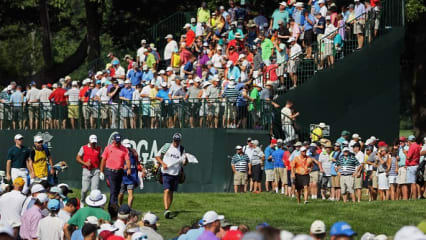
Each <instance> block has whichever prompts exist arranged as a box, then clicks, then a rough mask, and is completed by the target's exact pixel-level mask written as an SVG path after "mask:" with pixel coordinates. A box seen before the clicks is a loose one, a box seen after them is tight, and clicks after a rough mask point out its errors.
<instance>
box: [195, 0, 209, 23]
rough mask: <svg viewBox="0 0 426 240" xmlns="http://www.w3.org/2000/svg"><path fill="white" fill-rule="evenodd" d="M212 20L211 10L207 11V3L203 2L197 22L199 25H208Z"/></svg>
mask: <svg viewBox="0 0 426 240" xmlns="http://www.w3.org/2000/svg"><path fill="white" fill-rule="evenodd" d="M209 19H210V10H209V9H207V3H206V2H202V3H201V7H200V8H198V11H197V22H199V23H208V21H209Z"/></svg>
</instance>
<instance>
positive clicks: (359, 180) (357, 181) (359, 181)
mask: <svg viewBox="0 0 426 240" xmlns="http://www.w3.org/2000/svg"><path fill="white" fill-rule="evenodd" d="M361 188H362V177H361V176H360V177H357V178H355V189H361Z"/></svg>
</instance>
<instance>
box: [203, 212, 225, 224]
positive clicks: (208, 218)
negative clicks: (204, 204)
mask: <svg viewBox="0 0 426 240" xmlns="http://www.w3.org/2000/svg"><path fill="white" fill-rule="evenodd" d="M223 219H225V216H223V215H218V214H217V213H216V212H215V211H208V212H206V213H205V214H204V216H203V226H205V225H207V224H209V223H212V222H215V221H218V220H219V221H220V220H223Z"/></svg>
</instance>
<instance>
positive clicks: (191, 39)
mask: <svg viewBox="0 0 426 240" xmlns="http://www.w3.org/2000/svg"><path fill="white" fill-rule="evenodd" d="M183 29H186V46H187V47H191V46H192V44H193V43H194V40H195V32H194V31H192V30H191V24H189V23H187V24H185V26H184V27H183Z"/></svg>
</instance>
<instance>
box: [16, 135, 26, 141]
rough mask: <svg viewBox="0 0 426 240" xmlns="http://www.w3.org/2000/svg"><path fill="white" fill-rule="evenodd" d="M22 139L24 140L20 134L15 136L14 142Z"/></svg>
mask: <svg viewBox="0 0 426 240" xmlns="http://www.w3.org/2000/svg"><path fill="white" fill-rule="evenodd" d="M22 138H24V136H22V135H21V134H16V135H15V140H19V139H22Z"/></svg>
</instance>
